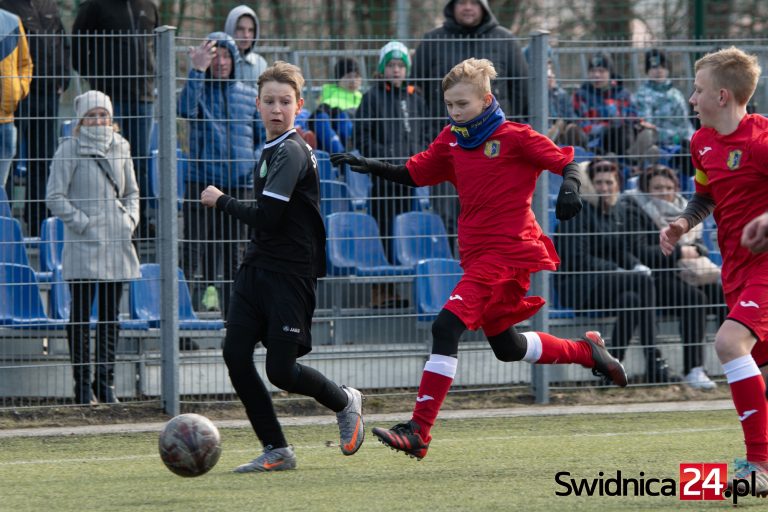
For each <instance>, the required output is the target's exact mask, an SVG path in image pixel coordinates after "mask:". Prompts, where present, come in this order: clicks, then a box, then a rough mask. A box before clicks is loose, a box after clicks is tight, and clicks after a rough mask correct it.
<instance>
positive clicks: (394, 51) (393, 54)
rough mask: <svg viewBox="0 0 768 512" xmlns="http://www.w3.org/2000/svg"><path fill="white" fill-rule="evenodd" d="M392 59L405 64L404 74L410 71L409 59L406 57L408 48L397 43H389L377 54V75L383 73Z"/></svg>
mask: <svg viewBox="0 0 768 512" xmlns="http://www.w3.org/2000/svg"><path fill="white" fill-rule="evenodd" d="M392 59H400V60H402V61H403V62H405V73H406V74H408V73H409V72H410V71H411V57H410V56H408V47H407V46H405V45H404V44H403V43H401V42H399V41H390V42H388V43H387V44H385V45H384V47H383V48H382V49H381V51H380V52H379V67H378V69H379V73H384V68H385V67H387V63H388V62H389V61H390V60H392Z"/></svg>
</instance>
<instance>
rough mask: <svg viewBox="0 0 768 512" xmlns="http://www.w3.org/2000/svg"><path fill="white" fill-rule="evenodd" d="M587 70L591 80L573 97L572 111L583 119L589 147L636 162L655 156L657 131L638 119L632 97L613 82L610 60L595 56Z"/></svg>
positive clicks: (602, 54) (601, 55) (602, 56)
mask: <svg viewBox="0 0 768 512" xmlns="http://www.w3.org/2000/svg"><path fill="white" fill-rule="evenodd" d="M587 70H588V71H587V75H588V80H587V81H586V82H584V83H583V84H582V85H581V87H579V89H578V90H577V91H576V92H574V94H573V108H574V110H575V111H576V114H577V115H578V116H579V118H581V119H582V121H581V127H582V129H583V130H584V132H586V134H587V135H588V136H589V146H590V147H594V148H596V149H597V150H598V151H599V152H601V153H602V154H606V153H614V154H617V155H622V156H623V155H627V156H629V157H630V159H631V160H634V161H637V160H639V159H641V158H643V157H645V156H647V155H648V154H652V153H653V152H652V147H653V144H654V141H655V139H656V134H655V131H654V130H653V127H652V126H651V125H650V124H648V123H646V122H645V121H643V120H641V119H639V118H638V115H637V109H636V108H635V106H634V105H633V103H632V96H631V94H630V93H629V91H628V90H626V89H625V88H624V86H623V85H621V83H620V82H619V81H617V80H614V79H613V60H612V59H611V57H610V56H609V55H608V54H606V53H603V52H599V53H596V54H595V55H593V56H592V57H591V58H590V59H589V64H588V66H587ZM656 152H658V148H656Z"/></svg>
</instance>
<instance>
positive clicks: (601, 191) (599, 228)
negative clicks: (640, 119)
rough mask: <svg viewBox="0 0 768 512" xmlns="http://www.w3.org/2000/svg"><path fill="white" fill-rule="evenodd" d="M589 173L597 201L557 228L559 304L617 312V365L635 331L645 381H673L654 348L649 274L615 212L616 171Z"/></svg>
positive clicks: (605, 167)
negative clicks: (643, 359) (642, 351)
mask: <svg viewBox="0 0 768 512" xmlns="http://www.w3.org/2000/svg"><path fill="white" fill-rule="evenodd" d="M587 173H588V178H589V181H590V182H591V183H592V186H593V187H594V190H595V193H596V196H592V197H588V196H585V199H586V201H585V203H584V209H583V210H582V212H581V214H580V215H578V216H577V217H576V218H575V219H574V220H573V221H571V222H561V223H559V225H558V228H557V235H558V236H557V237H556V238H555V241H556V245H557V248H558V253H559V254H560V257H561V258H562V262H561V267H560V269H561V270H562V271H564V273H562V274H561V273H556V274H554V278H555V286H557V289H558V292H559V297H560V302H561V303H562V305H564V306H566V307H569V308H573V309H575V310H582V311H583V310H609V311H611V312H615V315H616V323H615V324H614V326H613V333H612V335H611V342H612V345H613V348H612V350H611V352H612V353H613V354H614V355H615V356H616V357H617V358H618V359H620V360H621V359H623V358H624V353H625V349H626V347H627V345H628V344H629V340H630V339H631V338H632V334H633V333H634V332H635V329H636V328H638V327H639V331H640V342H641V343H642V345H643V346H644V347H645V356H646V363H647V364H646V374H645V377H646V380H647V381H648V382H670V381H672V380H676V377H674V376H673V375H672V373H671V372H670V369H669V366H668V365H667V362H666V361H665V360H664V359H663V358H662V357H661V354H660V352H659V351H658V349H656V348H655V347H654V344H655V342H656V318H655V315H656V289H655V286H654V281H653V277H652V275H651V269H650V268H648V266H646V265H644V264H643V262H642V261H641V260H640V259H639V258H638V257H637V256H635V255H634V254H632V252H631V251H630V247H629V245H628V244H627V242H626V234H625V231H626V226H625V224H624V218H623V217H624V216H623V213H622V212H621V209H620V208H619V207H618V206H617V203H618V201H619V194H620V190H621V174H620V172H619V166H618V165H617V164H616V162H614V161H611V160H605V159H596V160H592V161H591V162H590V163H589V165H588V167H587Z"/></svg>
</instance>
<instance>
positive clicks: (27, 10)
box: [0, 0, 71, 237]
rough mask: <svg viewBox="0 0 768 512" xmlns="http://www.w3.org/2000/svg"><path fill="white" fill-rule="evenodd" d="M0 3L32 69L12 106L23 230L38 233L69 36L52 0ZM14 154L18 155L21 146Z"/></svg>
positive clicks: (1, 0) (64, 82) (66, 67)
mask: <svg viewBox="0 0 768 512" xmlns="http://www.w3.org/2000/svg"><path fill="white" fill-rule="evenodd" d="M0 8H2V9H6V10H8V11H10V12H12V13H14V14H16V15H17V16H18V17H19V18H21V22H22V24H23V25H24V30H25V32H26V33H27V39H28V41H29V53H30V56H31V57H32V64H33V68H34V69H33V70H34V75H33V79H32V84H31V88H30V90H29V96H27V98H26V99H25V100H24V101H22V102H21V103H20V104H19V108H18V110H17V111H16V128H17V133H18V142H19V143H18V146H19V147H21V142H22V141H24V143H25V144H26V155H24V157H25V160H26V163H27V181H26V198H25V199H26V204H25V211H24V218H25V220H26V224H27V233H28V235H29V236H31V237H36V236H39V235H40V223H41V222H42V221H43V219H44V218H45V217H46V209H45V185H46V182H47V181H48V167H49V165H50V159H51V157H52V156H53V153H54V152H55V151H56V143H57V141H58V140H59V135H58V131H57V128H58V122H59V119H58V117H59V99H60V97H61V94H62V93H63V92H64V90H65V89H66V88H67V86H68V85H69V75H70V72H71V69H70V66H71V65H70V60H71V59H70V51H69V50H70V48H69V39H68V38H67V35H66V33H65V32H64V26H63V25H62V23H61V17H60V16H59V8H58V5H57V3H56V2H54V1H53V0H39V1H35V2H32V1H31V0H0ZM18 154H19V155H20V156H21V152H20V151H19V152H18Z"/></svg>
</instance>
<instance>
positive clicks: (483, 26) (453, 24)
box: [443, 0, 499, 34]
mask: <svg viewBox="0 0 768 512" xmlns="http://www.w3.org/2000/svg"><path fill="white" fill-rule="evenodd" d="M477 1H478V3H479V4H480V6H481V7H482V8H483V12H484V14H483V19H482V21H481V22H480V24H479V25H478V26H476V27H471V28H468V27H465V26H463V25H459V23H458V22H457V21H456V18H454V16H453V8H454V5H455V4H456V0H449V2H448V3H447V4H445V7H444V8H443V16H445V21H444V22H443V27H444V28H445V29H446V30H447V31H448V32H452V33H457V34H483V33H485V32H488V31H489V30H491V29H493V28H496V27H497V26H499V20H497V19H496V16H494V14H493V11H491V8H490V6H489V5H488V0H477Z"/></svg>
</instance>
